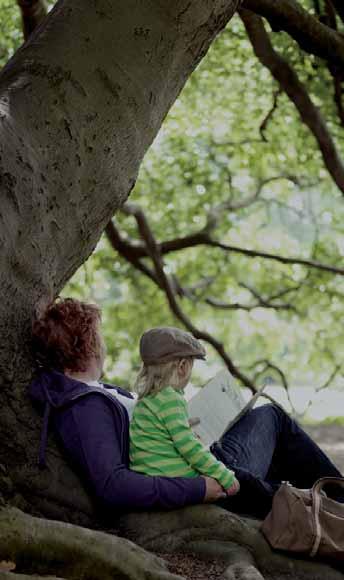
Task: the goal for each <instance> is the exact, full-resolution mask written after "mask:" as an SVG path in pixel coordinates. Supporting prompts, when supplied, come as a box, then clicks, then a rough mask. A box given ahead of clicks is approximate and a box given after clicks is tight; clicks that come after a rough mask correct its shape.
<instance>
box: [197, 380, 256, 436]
mask: <svg viewBox="0 0 344 580" xmlns="http://www.w3.org/2000/svg"><path fill="white" fill-rule="evenodd" d="M244 406H245V399H244V397H243V395H242V393H241V390H240V388H239V387H238V385H237V384H236V382H235V380H234V379H233V377H232V375H231V374H230V373H229V372H228V371H227V370H223V371H220V372H219V373H217V375H215V377H213V378H212V379H211V380H210V381H209V382H208V383H207V384H206V385H205V386H204V387H202V388H200V389H199V392H198V393H197V394H196V395H195V396H194V397H192V399H191V400H190V401H189V403H188V411H189V417H190V419H192V418H194V417H199V419H200V423H199V424H198V425H195V426H193V427H192V429H193V431H194V432H195V433H196V435H198V436H199V438H200V439H201V441H202V443H204V445H207V446H209V445H211V444H212V443H213V442H214V441H216V440H218V439H219V438H220V437H221V435H222V434H223V432H224V430H225V428H226V426H227V425H228V424H229V422H230V421H231V420H232V419H234V418H235V417H236V416H237V415H238V413H240V411H241V410H242V409H243V407H244Z"/></svg>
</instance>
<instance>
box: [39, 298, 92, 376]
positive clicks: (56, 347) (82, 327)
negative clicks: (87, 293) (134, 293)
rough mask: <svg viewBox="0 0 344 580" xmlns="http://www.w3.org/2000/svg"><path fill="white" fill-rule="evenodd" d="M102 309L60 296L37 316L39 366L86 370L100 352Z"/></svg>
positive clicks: (62, 369)
mask: <svg viewBox="0 0 344 580" xmlns="http://www.w3.org/2000/svg"><path fill="white" fill-rule="evenodd" d="M100 319H101V313H100V308H98V306H96V305H95V304H87V303H86V302H81V301H79V300H75V299H74V298H64V299H57V300H56V301H55V302H53V303H52V304H50V305H49V306H48V307H47V308H46V309H45V310H44V312H42V313H41V314H40V316H38V317H37V318H36V320H35V321H34V323H33V326H32V339H33V340H32V345H33V352H34V356H35V359H36V362H37V363H38V364H39V366H43V367H46V368H52V369H56V370H58V371H62V372H63V371H64V370H66V369H68V370H69V371H73V372H83V371H85V370H86V369H87V361H89V360H90V358H93V357H97V356H98V355H99V331H98V325H99V322H100Z"/></svg>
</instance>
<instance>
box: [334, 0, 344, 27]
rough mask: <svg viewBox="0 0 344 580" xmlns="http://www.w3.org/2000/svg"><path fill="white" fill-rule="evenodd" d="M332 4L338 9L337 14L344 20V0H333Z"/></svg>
mask: <svg viewBox="0 0 344 580" xmlns="http://www.w3.org/2000/svg"><path fill="white" fill-rule="evenodd" d="M332 4H333V6H334V7H335V9H336V12H337V14H339V16H340V17H341V19H342V21H343V22H344V3H343V0H332Z"/></svg>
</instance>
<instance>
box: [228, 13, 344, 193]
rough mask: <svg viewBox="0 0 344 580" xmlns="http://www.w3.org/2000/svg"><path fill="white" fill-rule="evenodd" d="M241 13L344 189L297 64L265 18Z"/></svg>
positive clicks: (342, 170)
mask: <svg viewBox="0 0 344 580" xmlns="http://www.w3.org/2000/svg"><path fill="white" fill-rule="evenodd" d="M276 5H277V3H276ZM278 5H279V3H278ZM239 14H240V16H241V18H242V20H243V23H244V26H245V29H246V32H247V34H248V37H249V39H250V41H251V43H252V46H253V50H254V52H255V54H256V56H257V58H258V59H259V60H260V62H261V63H262V64H263V65H264V66H265V67H267V68H268V69H269V70H270V72H271V74H272V76H273V77H274V78H275V79H276V81H277V82H278V83H279V85H280V87H281V88H282V89H283V90H284V91H285V92H286V94H287V95H288V97H289V98H290V100H291V101H292V102H293V103H294V105H295V107H296V108H297V110H298V112H299V114H300V117H301V120H302V122H303V123H304V124H305V125H307V127H308V128H309V129H310V131H311V132H312V134H313V136H314V137H315V139H316V141H317V143H318V146H319V149H320V151H321V154H322V157H323V160H324V163H325V166H326V168H327V170H328V172H329V173H330V175H331V177H332V178H333V180H334V182H335V183H336V185H337V186H338V187H339V189H340V190H341V191H342V192H343V193H344V165H343V163H342V160H341V159H340V156H339V154H338V151H337V149H336V146H335V143H334V141H333V139H332V136H331V134H330V132H329V130H328V127H327V125H326V123H325V121H324V119H323V117H322V115H321V113H320V111H319V109H318V108H317V107H316V106H315V105H314V103H313V101H312V100H311V98H310V97H309V95H308V92H307V89H306V87H305V86H304V85H303V83H302V82H301V81H300V80H299V78H298V76H297V74H296V72H295V71H294V70H293V68H292V67H291V66H290V65H289V63H288V62H287V61H286V60H285V59H284V58H282V57H281V56H280V55H279V54H278V53H277V52H276V51H275V50H274V48H273V46H272V44H271V41H270V38H269V36H268V34H267V32H266V30H265V27H264V23H263V20H262V18H261V17H260V16H257V15H256V14H254V13H253V12H250V11H249V10H240V11H239ZM329 30H330V29H329ZM343 62H344V61H343Z"/></svg>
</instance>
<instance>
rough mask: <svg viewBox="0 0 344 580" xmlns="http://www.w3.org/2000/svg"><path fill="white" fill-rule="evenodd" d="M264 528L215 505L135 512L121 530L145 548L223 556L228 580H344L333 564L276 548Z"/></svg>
mask: <svg viewBox="0 0 344 580" xmlns="http://www.w3.org/2000/svg"><path fill="white" fill-rule="evenodd" d="M259 527H260V522H258V521H256V520H250V519H247V518H242V517H239V516H237V515H235V514H232V513H230V512H227V511H225V510H223V509H221V508H219V507H217V506H210V505H199V506H193V507H188V508H184V509H181V510H176V511H173V512H169V513H166V512H159V513H157V512H155V513H141V514H129V515H126V516H124V517H123V518H122V520H121V533H123V534H124V535H125V536H126V537H129V538H130V539H132V540H133V541H135V542H137V543H138V544H139V545H141V546H142V547H144V548H145V549H148V550H152V551H157V552H159V551H160V552H162V551H164V552H184V553H190V552H191V553H196V554H199V556H200V557H204V556H206V557H209V558H214V557H218V558H221V559H222V560H223V561H224V562H225V564H226V565H227V566H228V567H227V570H226V572H225V576H224V578H227V580H229V579H234V578H235V579H239V578H240V579H242V580H253V579H254V580H258V579H259V580H261V578H262V577H263V578H268V579H269V580H282V579H287V578H288V579H290V578H293V580H324V578H326V580H343V579H344V574H342V573H341V572H340V571H339V570H336V569H334V568H332V567H331V566H329V565H327V564H324V563H322V562H318V561H314V560H307V559H300V558H296V557H291V556H287V555H284V554H282V553H279V552H276V551H274V550H272V549H271V548H270V546H269V544H268V543H267V541H266V540H265V538H264V536H263V535H262V534H261V532H260V531H259Z"/></svg>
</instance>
